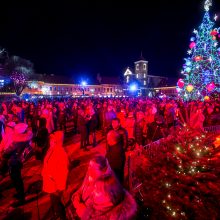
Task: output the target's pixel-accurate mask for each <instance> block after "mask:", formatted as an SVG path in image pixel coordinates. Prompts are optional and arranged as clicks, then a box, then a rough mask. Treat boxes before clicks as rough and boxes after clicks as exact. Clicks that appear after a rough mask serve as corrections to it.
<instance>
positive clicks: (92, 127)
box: [88, 107, 98, 147]
mask: <svg viewBox="0 0 220 220" xmlns="http://www.w3.org/2000/svg"><path fill="white" fill-rule="evenodd" d="M89 115H90V120H89V122H88V127H89V136H91V139H92V146H93V147H95V146H96V144H97V143H96V129H97V125H98V119H97V115H96V113H95V110H94V108H93V107H90V108H89Z"/></svg>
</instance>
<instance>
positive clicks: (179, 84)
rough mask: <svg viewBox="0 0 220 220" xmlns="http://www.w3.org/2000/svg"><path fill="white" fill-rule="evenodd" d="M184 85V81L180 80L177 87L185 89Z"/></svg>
mask: <svg viewBox="0 0 220 220" xmlns="http://www.w3.org/2000/svg"><path fill="white" fill-rule="evenodd" d="M184 84H185V83H184V81H183V79H179V80H178V82H177V86H178V87H179V88H181V89H182V88H183V87H184Z"/></svg>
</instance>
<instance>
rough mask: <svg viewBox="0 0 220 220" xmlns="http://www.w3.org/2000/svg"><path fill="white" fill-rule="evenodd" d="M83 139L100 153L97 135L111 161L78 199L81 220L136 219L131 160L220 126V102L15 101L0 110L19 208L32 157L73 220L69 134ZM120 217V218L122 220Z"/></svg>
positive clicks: (96, 163) (0, 139)
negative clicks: (187, 133) (186, 128)
mask: <svg viewBox="0 0 220 220" xmlns="http://www.w3.org/2000/svg"><path fill="white" fill-rule="evenodd" d="M70 121H72V130H71V133H72V135H73V136H74V135H75V134H80V149H81V150H83V151H89V148H88V146H92V147H96V145H97V138H96V136H97V130H100V132H101V134H102V136H103V137H104V140H105V141H106V155H105V157H104V156H97V157H95V158H94V159H92V160H91V161H90V163H89V167H88V172H87V174H86V177H85V179H84V182H83V185H82V187H81V188H80V189H79V190H78V191H77V193H76V194H74V195H73V197H72V204H73V206H74V207H75V212H76V214H77V215H78V216H79V217H80V218H81V219H134V218H135V215H136V212H137V205H136V202H135V200H134V199H133V197H132V196H131V195H130V194H129V192H128V191H127V190H125V188H124V187H123V186H125V184H124V166H125V162H126V156H125V152H126V151H127V150H128V149H132V147H134V145H138V146H140V147H141V146H144V145H147V144H149V143H152V142H154V141H157V140H159V139H161V138H163V137H166V136H168V135H169V133H170V132H172V130H173V129H175V127H176V126H183V125H184V124H186V123H187V124H189V125H190V126H191V127H193V128H194V129H199V130H204V127H207V126H213V125H220V99H215V100H208V101H205V102H202V101H190V102H183V101H181V100H174V99H168V98H164V99H158V98H151V99H149V98H145V97H136V98H132V97H130V98H82V99H59V100H58V99H57V100H56V99H51V100H50V99H42V100H37V101H36V100H35V102H34V101H31V100H30V101H24V100H20V101H18V100H10V101H4V102H2V103H1V106H0V175H1V178H4V176H5V175H6V174H7V173H8V172H9V174H10V178H11V181H12V183H13V185H14V187H15V189H16V192H17V193H16V194H15V198H16V201H15V203H14V204H15V205H19V204H23V203H24V202H25V192H24V184H23V180H22V175H21V169H22V164H23V163H24V161H25V160H27V159H28V158H29V157H30V156H31V155H34V156H35V157H36V159H37V160H41V161H42V163H43V170H42V177H43V191H45V192H47V193H49V194H50V195H51V196H50V197H51V203H52V206H53V209H54V213H55V215H57V216H59V217H60V218H61V219H65V208H64V206H63V204H62V202H61V194H62V191H63V190H65V187H66V180H67V176H68V167H69V166H68V163H69V162H68V156H67V154H66V152H65V149H64V148H63V140H64V134H65V133H66V132H67V130H68V129H67V127H68V123H69V122H70ZM116 216H120V217H117V218H116Z"/></svg>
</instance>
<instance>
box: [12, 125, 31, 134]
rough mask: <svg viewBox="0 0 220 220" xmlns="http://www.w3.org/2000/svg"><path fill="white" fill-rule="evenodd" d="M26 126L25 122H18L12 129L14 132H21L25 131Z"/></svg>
mask: <svg viewBox="0 0 220 220" xmlns="http://www.w3.org/2000/svg"><path fill="white" fill-rule="evenodd" d="M27 128H28V125H27V124H25V123H19V124H16V125H15V127H14V131H15V133H16V134H23V133H24V132H25V131H26V129H27Z"/></svg>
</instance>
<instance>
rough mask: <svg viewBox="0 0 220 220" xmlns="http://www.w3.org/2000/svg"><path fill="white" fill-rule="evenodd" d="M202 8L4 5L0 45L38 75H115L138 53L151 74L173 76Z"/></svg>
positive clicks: (171, 3) (196, 1)
mask: <svg viewBox="0 0 220 220" xmlns="http://www.w3.org/2000/svg"><path fill="white" fill-rule="evenodd" d="M213 1H214V2H213V7H212V10H211V14H212V17H213V16H214V14H215V13H216V14H219V15H220V1H219V0H213ZM33 2H35V3H33ZM119 2H120V3H119ZM217 2H218V3H217ZM203 4H204V0H166V1H165V0H152V1H150V0H142V1H140V0H129V1H121V0H117V1H109V0H100V1H95V0H87V1H86V0H72V1H64V0H62V1H56V2H55V1H50V2H49V1H43V3H41V1H28V2H24V1H22V3H21V1H14V2H13V1H5V6H2V5H1V11H0V46H2V47H4V48H6V49H7V50H8V52H9V54H10V55H18V56H21V57H23V58H26V59H29V60H31V61H32V62H33V63H34V66H35V70H36V72H38V73H49V74H52V73H53V74H59V75H61V74H63V75H68V76H71V77H75V78H78V77H79V76H82V77H84V76H88V77H89V78H91V79H92V77H95V76H96V74H97V73H100V74H101V75H106V76H118V75H120V74H123V71H124V70H125V68H126V67H127V66H130V67H133V63H134V61H137V60H138V59H139V57H140V53H141V51H142V52H143V56H144V57H145V59H147V60H148V61H149V73H150V74H154V75H163V76H173V77H176V76H178V72H179V71H180V68H181V66H182V63H183V58H184V57H185V56H186V51H187V50H188V45H189V39H190V37H191V33H192V31H193V29H194V28H197V27H198V26H199V24H200V23H201V21H202V17H203V14H204V10H203ZM217 23H218V25H220V16H219V20H218V22H217Z"/></svg>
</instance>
